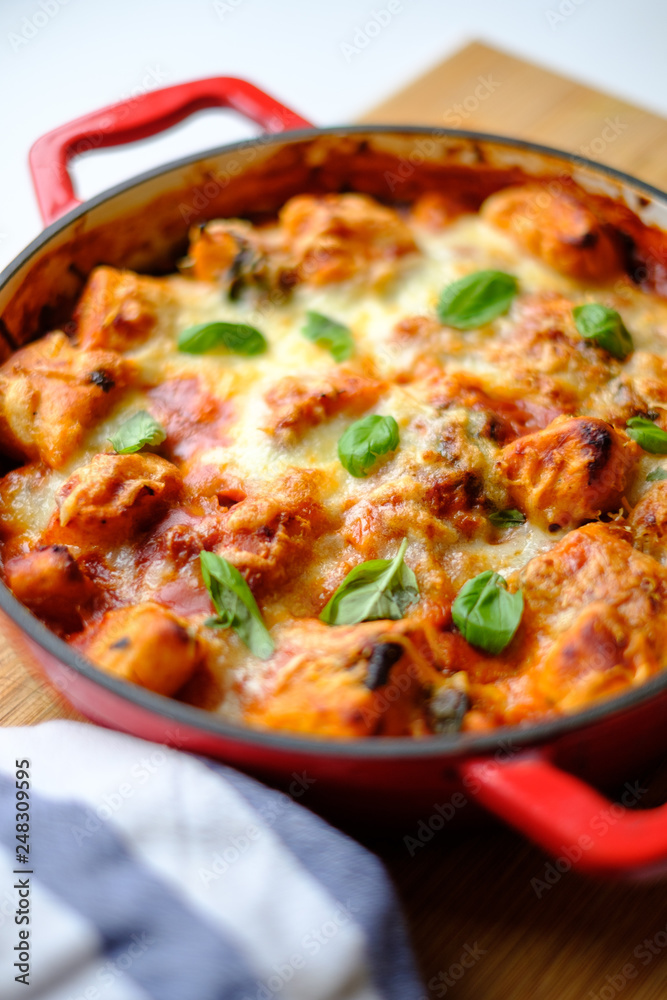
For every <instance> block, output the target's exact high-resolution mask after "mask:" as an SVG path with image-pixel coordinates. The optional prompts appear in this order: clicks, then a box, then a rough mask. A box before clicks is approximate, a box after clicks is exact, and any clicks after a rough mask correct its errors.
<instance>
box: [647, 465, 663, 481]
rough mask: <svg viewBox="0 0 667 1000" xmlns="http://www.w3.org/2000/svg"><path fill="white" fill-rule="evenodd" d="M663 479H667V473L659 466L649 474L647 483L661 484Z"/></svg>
mask: <svg viewBox="0 0 667 1000" xmlns="http://www.w3.org/2000/svg"><path fill="white" fill-rule="evenodd" d="M662 479H667V472H665V470H664V469H663V468H661V467H660V466H658V468H657V469H653V471H652V472H649V474H648V476H647V477H646V482H647V483H659V482H660V481H661V480H662Z"/></svg>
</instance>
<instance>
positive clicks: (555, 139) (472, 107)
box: [0, 43, 667, 1000]
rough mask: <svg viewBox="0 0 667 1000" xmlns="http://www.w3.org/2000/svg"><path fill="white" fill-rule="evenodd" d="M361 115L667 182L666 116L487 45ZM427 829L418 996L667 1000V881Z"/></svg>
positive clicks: (393, 862) (645, 778)
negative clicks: (542, 149) (597, 873)
mask: <svg viewBox="0 0 667 1000" xmlns="http://www.w3.org/2000/svg"><path fill="white" fill-rule="evenodd" d="M361 121H363V122H389V123H395V124H400V123H410V122H414V123H423V124H431V123H432V124H434V125H438V126H441V127H445V126H449V127H459V128H469V129H477V130H480V131H488V132H494V133H497V134H503V135H514V136H520V137H522V138H525V139H533V140H535V141H537V142H542V143H545V144H546V145H551V146H556V147H560V148H562V149H567V150H572V151H575V152H578V153H581V154H582V155H585V156H590V157H592V158H593V159H597V160H601V161H602V162H604V163H608V164H611V165H612V166H615V167H618V168H619V169H622V170H627V171H628V172H630V173H633V174H636V175H637V176H639V177H641V178H642V179H643V180H646V181H649V182H651V183H653V184H656V185H658V186H663V187H667V121H665V120H664V119H662V118H660V117H658V116H656V115H653V114H650V113H649V112H647V111H643V110H642V109H640V108H636V107H633V106H632V105H630V104H627V103H626V102H625V101H621V100H619V99H617V98H615V97H612V96H610V95H607V94H601V93H599V92H598V91H595V90H592V89H591V88H589V87H585V86H582V85H580V84H578V83H575V82H574V81H572V80H568V79H565V78H564V77H561V76H558V75H557V74H555V73H550V72H548V71H546V70H543V69H541V68H539V67H537V66H533V65H531V64H529V63H526V62H524V61H522V60H520V59H515V58H513V57H512V56H509V55H507V54H505V53H503V52H499V51H497V50H496V49H492V48H489V47H488V46H486V45H481V44H479V43H473V44H472V45H469V46H467V47H466V48H465V49H463V50H462V51H460V52H458V53H457V54H456V55H454V56H453V57H452V58H450V59H448V60H447V61H446V62H443V63H442V64H441V65H439V66H437V67H435V69H433V70H431V71H430V72H429V73H427V74H426V75H425V76H424V77H422V78H421V79H419V80H417V81H416V82H415V83H413V84H412V85H411V86H409V87H407V88H405V89H404V90H402V91H401V92H400V93H398V94H396V95H394V96H393V97H391V98H390V99H389V100H387V101H385V102H383V103H382V104H381V105H379V107H377V108H374V109H372V110H371V111H369V112H368V113H367V114H365V115H364V116H363V118H362V119H361ZM52 718H81V716H79V715H77V713H76V712H74V711H73V710H71V709H70V708H68V707H67V706H66V705H64V704H63V702H62V701H61V700H60V699H59V697H58V696H57V695H56V694H55V693H53V692H52V691H51V690H49V689H47V688H46V686H45V685H44V684H43V683H41V682H40V681H37V680H35V679H33V678H32V677H31V675H30V674H29V673H28V672H27V671H26V669H25V667H24V666H23V665H22V663H21V662H20V660H19V659H18V657H17V656H16V654H15V653H14V651H13V650H12V648H11V647H10V645H9V644H8V643H7V642H6V641H5V640H3V639H2V636H0V724H2V725H6V726H7V725H26V724H34V723H36V722H40V721H43V720H46V719H52ZM637 779H638V780H639V781H640V783H641V785H642V787H643V788H646V789H647V790H648V791H646V792H644V793H642V806H645V807H649V806H651V805H655V804H658V803H660V802H664V801H665V799H667V764H666V765H665V766H664V767H661V768H658V769H656V770H655V771H654V773H652V774H651V775H637ZM437 804H438V803H434V806H435V805H437ZM428 818H429V817H428V816H427V817H425V820H427V819H428ZM424 829H425V828H424V827H422V828H421V830H422V834H423V831H424ZM426 829H428V828H426ZM418 834H419V829H418V824H417V823H408V824H406V828H405V830H404V831H401V832H400V834H399V835H398V836H394V837H392V838H391V839H381V838H379V837H378V838H377V839H375V840H374V841H372V842H371V841H368V843H369V846H371V847H373V848H374V849H375V850H376V851H377V852H378V853H379V854H380V855H381V856H382V857H383V859H384V860H385V862H386V863H387V865H388V866H389V868H390V870H391V872H392V874H393V876H394V879H395V881H396V884H397V886H398V890H399V893H400V895H401V897H402V900H403V904H404V906H405V910H406V914H407V918H408V924H409V927H410V930H411V933H412V938H413V943H414V947H415V950H416V952H417V956H418V959H419V961H420V964H421V967H422V971H423V974H424V980H425V983H426V984H427V985H426V988H425V992H424V996H423V998H419V1000H431V998H437V997H452V998H455V1000H473V998H474V1000H613V998H615V997H616V996H617V995H618V994H619V993H621V992H622V996H623V1000H659V998H662V997H667V947H666V946H665V943H666V942H667V889H666V887H665V884H664V883H662V884H653V885H651V884H642V885H622V884H618V885H616V884H609V883H602V882H597V881H593V880H591V879H584V878H581V877H579V876H578V875H576V874H573V873H572V872H571V871H567V872H565V873H563V874H559V872H558V871H557V870H556V869H555V868H550V867H549V863H548V859H546V858H545V857H544V855H543V854H542V853H541V852H540V851H539V850H537V849H536V848H534V847H532V846H531V845H530V844H528V843H526V842H525V841H524V840H523V839H522V838H521V837H520V836H518V835H517V834H514V833H513V832H512V831H510V830H507V829H505V828H502V827H500V826H493V825H492V826H489V827H488V828H485V829H482V830H479V831H475V832H463V833H451V832H448V831H447V830H446V828H445V829H443V830H439V831H437V832H435V833H433V835H432V837H431V839H430V840H429V841H428V842H424V843H423V846H420V847H415V846H414V843H415V841H416V842H418V843H421V841H420V840H419V836H418ZM404 838H410V839H409V840H408V841H407V846H406V842H405V839H404ZM423 840H424V841H426V836H425V835H424V836H423ZM542 886H545V888H542ZM405 1000H418V998H416V997H414V998H413V997H406V998H405Z"/></svg>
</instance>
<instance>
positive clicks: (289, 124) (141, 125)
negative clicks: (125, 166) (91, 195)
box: [30, 76, 313, 225]
mask: <svg viewBox="0 0 667 1000" xmlns="http://www.w3.org/2000/svg"><path fill="white" fill-rule="evenodd" d="M203 108H233V109H234V110H235V111H239V112H240V113H241V114H242V115H245V116H246V118H250V119H251V121H254V122H257V124H258V125H261V126H262V128H263V129H264V130H265V131H266V132H272V133H277V132H284V131H286V130H287V129H294V128H312V127H313V126H312V125H311V123H310V122H309V121H306V119H305V118H302V117H301V116H300V115H297V114H296V113H295V112H294V111H290V110H289V108H286V107H285V106H284V105H283V104H280V103H279V102H278V101H276V100H274V98H273V97H269V95H268V94H265V93H264V92H263V91H262V90H259V89H258V88H257V87H254V86H253V85H252V84H251V83H247V82H246V81H245V80H237V79H236V78H234V77H231V76H215V77H211V78H210V79H208V80H193V81H191V82H190V83H180V84H178V85H177V86H175V87H164V88H163V89H162V90H154V91H151V92H150V93H147V94H142V95H140V96H139V97H132V98H129V99H128V100H127V101H121V102H120V103H119V104H112V105H110V106H109V107H106V108H102V109H101V110H99V111H93V112H92V113H91V114H89V115H83V117H81V118H76V119H75V120H74V121H71V122H67V124H66V125H61V126H60V127H59V128H56V129H54V130H53V131H52V132H47V133H46V135H43V136H42V137H41V139H38V140H37V141H36V142H35V143H34V145H33V147H32V149H31V150H30V170H31V173H32V180H33V185H34V188H35V192H36V195H37V202H38V204H39V210H40V212H41V214H42V218H43V219H44V222H45V223H46V224H47V225H48V224H49V223H50V222H54V221H55V220H56V219H57V218H59V216H61V215H63V214H64V213H65V212H69V211H70V209H73V208H76V207H77V206H78V205H80V204H81V202H80V201H79V199H78V198H77V197H76V195H75V193H74V188H73V186H72V179H71V177H70V175H69V171H68V164H69V161H70V160H71V159H72V157H74V156H78V155H79V154H80V153H84V152H87V151H88V150H90V149H102V148H103V147H105V146H119V145H121V144H122V143H126V142H134V141H135V140H137V139H145V138H146V137H147V136H149V135H155V134H156V133H157V132H162V131H164V129H168V128H171V126H172V125H176V123H177V122H180V121H182V120H183V119H184V118H187V117H188V116H189V115H191V114H194V112H195V111H201V110H202V109H203Z"/></svg>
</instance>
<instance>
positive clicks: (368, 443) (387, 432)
mask: <svg viewBox="0 0 667 1000" xmlns="http://www.w3.org/2000/svg"><path fill="white" fill-rule="evenodd" d="M397 448H398V424H397V423H396V421H395V420H394V418H393V417H380V416H378V415H377V414H372V415H371V416H369V417H362V418H361V420H356V421H355V422H354V423H353V424H351V425H350V426H349V427H348V429H347V430H346V431H345V433H344V434H343V435H342V436H341V438H340V440H339V442H338V457H339V459H340V461H341V464H342V465H343V467H344V468H346V469H347V471H348V472H349V473H350V474H351V475H353V476H356V478H357V479H363V478H364V476H365V475H366V474H367V473H368V472H369V471H370V469H372V467H373V466H374V465H375V462H376V460H377V458H378V457H379V456H380V455H386V454H387V452H388V451H396V449H397Z"/></svg>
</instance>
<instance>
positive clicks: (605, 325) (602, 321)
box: [572, 302, 634, 361]
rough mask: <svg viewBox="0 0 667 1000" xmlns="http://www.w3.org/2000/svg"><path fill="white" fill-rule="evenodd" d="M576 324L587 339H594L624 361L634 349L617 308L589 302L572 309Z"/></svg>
mask: <svg viewBox="0 0 667 1000" xmlns="http://www.w3.org/2000/svg"><path fill="white" fill-rule="evenodd" d="M572 315H573V317H574V325H575V326H576V328H577V330H578V331H579V333H580V334H581V336H582V337H584V339H586V340H594V341H595V343H596V344H599V346H600V347H604V349H605V351H609V353H610V354H611V355H612V356H613V357H615V358H618V360H619V361H623V359H624V358H627V356H628V354H631V353H632V351H633V350H634V344H633V343H632V337H631V336H630V333H629V332H628V330H627V329H626V328H625V324H624V323H623V320H622V319H621V317H620V315H619V314H618V313H617V312H616V310H615V309H610V308H609V307H608V306H603V305H600V303H599V302H588V303H586V305H583V306H575V307H574V309H573V310H572Z"/></svg>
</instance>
